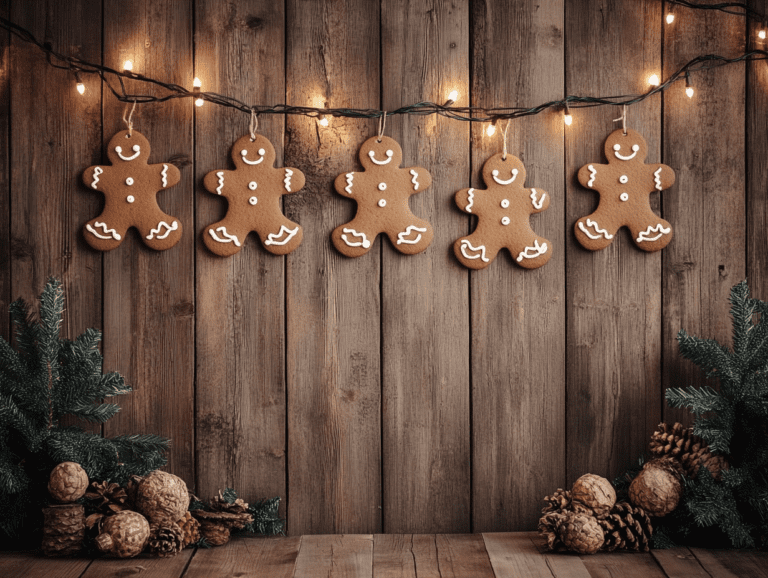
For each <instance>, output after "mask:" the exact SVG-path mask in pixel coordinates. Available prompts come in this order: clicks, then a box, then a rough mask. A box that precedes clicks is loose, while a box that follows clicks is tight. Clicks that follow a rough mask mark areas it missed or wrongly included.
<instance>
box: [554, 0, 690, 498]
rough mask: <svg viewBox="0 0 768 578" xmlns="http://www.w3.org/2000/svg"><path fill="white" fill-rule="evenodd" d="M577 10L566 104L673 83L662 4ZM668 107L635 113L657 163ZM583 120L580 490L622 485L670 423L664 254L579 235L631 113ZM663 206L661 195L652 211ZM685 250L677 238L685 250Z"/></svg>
mask: <svg viewBox="0 0 768 578" xmlns="http://www.w3.org/2000/svg"><path fill="white" fill-rule="evenodd" d="M565 11H566V14H567V15H568V16H567V18H566V32H565V37H566V49H565V52H566V78H567V83H566V93H568V94H580V95H582V94H587V95H594V94H600V95H604V94H636V93H641V92H644V91H645V90H646V89H647V86H648V85H647V78H648V76H649V75H650V74H652V73H656V74H659V73H660V72H661V60H660V57H661V53H660V46H661V44H660V42H661V35H660V32H661V18H662V14H661V4H660V3H658V2H656V1H652V0H644V1H639V2H618V3H604V2H578V1H574V0H569V1H567V2H566V5H565ZM660 104H661V101H660V99H659V98H658V97H653V98H649V99H648V100H646V101H644V102H643V103H641V104H637V105H634V106H632V107H630V108H629V110H628V121H627V127H628V128H633V129H635V130H638V131H640V132H641V134H642V135H643V137H644V138H645V140H646V141H647V143H648V155H647V157H646V160H645V162H646V163H655V162H659V161H660V160H661V157H660V147H661V140H660V139H661V126H660V122H659V115H660V110H661V109H660ZM573 114H574V121H573V125H572V126H570V127H568V129H567V130H566V136H565V141H566V151H565V152H566V155H565V156H566V163H565V174H566V189H567V206H566V219H565V227H566V228H567V232H566V240H567V242H566V245H567V250H568V256H567V259H566V278H565V283H566V287H567V296H568V307H567V333H566V335H567V355H568V372H567V389H568V394H567V417H566V422H567V424H568V425H567V439H568V444H567V474H568V475H567V484H569V485H570V484H572V483H573V482H574V481H575V480H576V479H577V478H578V477H579V476H581V475H583V474H586V473H593V474H598V475H602V476H607V477H608V478H611V479H612V478H613V476H615V475H617V474H618V473H620V472H622V471H624V470H625V469H626V468H627V467H628V466H630V465H631V464H633V463H634V462H635V460H636V459H637V457H638V456H639V455H641V454H642V453H643V451H644V450H645V449H646V445H647V443H648V442H647V440H648V436H649V435H650V433H651V432H652V431H653V428H654V427H655V426H656V424H657V423H658V421H659V418H660V396H661V392H660V390H661V387H660V386H661V345H660V343H659V335H660V332H661V280H660V274H661V254H660V253H658V252H657V253H646V252H645V251H642V250H640V249H638V248H636V247H635V245H634V243H633V242H632V240H631V238H630V235H629V233H628V229H626V228H625V229H623V230H620V231H619V233H617V234H616V236H615V239H614V241H613V244H612V245H610V246H609V247H608V248H606V249H603V250H602V251H596V252H591V251H587V250H586V249H584V248H582V246H581V245H580V244H579V243H578V242H577V241H576V237H575V235H574V233H573V224H574V223H575V222H576V221H577V220H578V219H579V218H581V217H583V216H585V215H589V214H590V213H592V212H593V211H594V210H595V208H596V207H597V204H598V200H599V198H598V197H599V195H598V194H597V193H596V192H594V191H590V190H587V189H585V188H583V187H581V186H580V185H579V183H578V181H577V180H576V177H575V175H576V174H577V172H578V170H579V169H580V168H581V167H582V166H583V165H585V164H587V163H590V162H591V163H594V162H598V163H603V162H605V157H604V154H603V145H604V142H605V139H606V138H607V136H608V135H609V134H610V133H611V132H613V130H615V129H617V128H620V127H621V125H620V124H619V123H614V122H613V119H615V118H617V117H619V116H620V115H621V108H618V107H617V108H613V107H604V108H599V109H585V110H580V111H574V113H573ZM663 194H667V192H665V193H663ZM669 194H672V195H675V194H676V192H675V190H674V187H673V189H672V190H671V192H669ZM658 206H659V199H658V195H656V194H654V195H651V207H652V208H653V209H654V210H656V211H657V212H658ZM667 218H669V217H668V216H667ZM670 220H671V221H672V222H673V223H674V220H673V219H670ZM679 234H680V235H684V234H685V233H684V232H680V233H679ZM677 239H678V233H677V232H676V235H675V239H674V240H673V241H672V244H673V245H674V244H675V243H676V242H677ZM668 250H669V248H667V249H665V251H668ZM550 487H555V486H554V485H551V486H550ZM542 495H543V494H542Z"/></svg>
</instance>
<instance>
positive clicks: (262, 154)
mask: <svg viewBox="0 0 768 578" xmlns="http://www.w3.org/2000/svg"><path fill="white" fill-rule="evenodd" d="M266 152H267V151H265V150H264V149H259V154H260V155H261V156H264V154H265V153H266Z"/></svg>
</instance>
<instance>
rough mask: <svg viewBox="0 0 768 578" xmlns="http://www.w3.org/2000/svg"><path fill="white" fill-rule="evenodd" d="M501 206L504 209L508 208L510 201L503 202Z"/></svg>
mask: <svg viewBox="0 0 768 578" xmlns="http://www.w3.org/2000/svg"><path fill="white" fill-rule="evenodd" d="M501 206H502V208H504V209H506V208H508V207H509V199H504V200H503V201H501Z"/></svg>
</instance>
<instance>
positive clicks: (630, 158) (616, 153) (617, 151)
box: [613, 143, 640, 161]
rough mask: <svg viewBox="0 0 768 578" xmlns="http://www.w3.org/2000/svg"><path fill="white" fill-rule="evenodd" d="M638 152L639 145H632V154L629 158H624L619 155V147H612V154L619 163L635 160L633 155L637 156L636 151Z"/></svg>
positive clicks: (616, 145) (618, 145)
mask: <svg viewBox="0 0 768 578" xmlns="http://www.w3.org/2000/svg"><path fill="white" fill-rule="evenodd" d="M639 150H640V145H637V144H633V145H632V154H631V155H629V156H626V157H625V156H624V155H623V154H621V145H620V144H618V143H616V144H615V145H613V154H614V155H616V158H617V159H619V160H621V161H631V160H632V159H633V158H635V155H636V154H637V151H639Z"/></svg>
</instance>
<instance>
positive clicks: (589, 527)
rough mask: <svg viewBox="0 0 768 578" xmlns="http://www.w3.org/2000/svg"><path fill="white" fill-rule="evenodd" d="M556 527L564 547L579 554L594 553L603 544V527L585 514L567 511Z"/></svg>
mask: <svg viewBox="0 0 768 578" xmlns="http://www.w3.org/2000/svg"><path fill="white" fill-rule="evenodd" d="M563 516H564V519H563V520H561V521H560V523H559V524H558V527H557V533H558V536H559V538H560V540H561V541H562V542H563V544H564V545H565V547H566V548H567V549H568V550H570V551H572V552H577V553H579V554H594V553H595V552H597V551H598V550H600V548H602V546H603V542H604V537H603V529H602V528H601V527H600V524H598V523H597V520H596V519H595V518H593V517H592V516H588V515H587V514H578V513H576V512H568V513H566V514H563Z"/></svg>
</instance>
